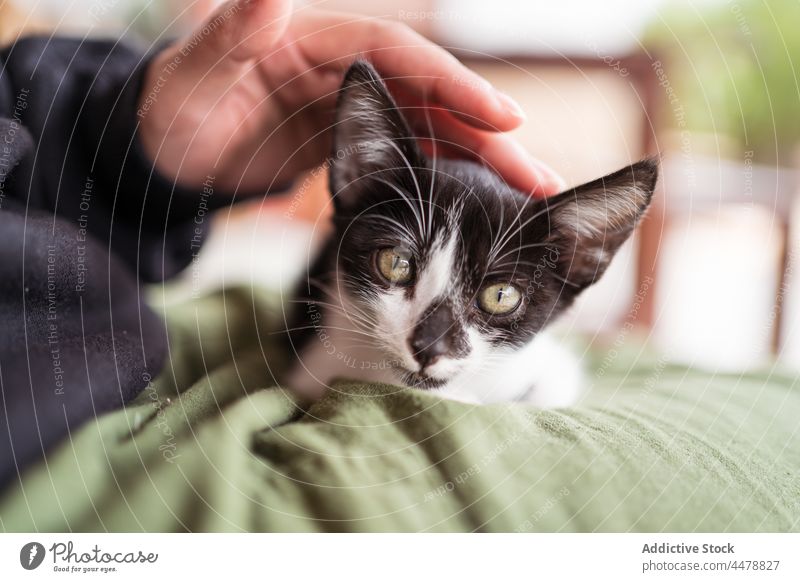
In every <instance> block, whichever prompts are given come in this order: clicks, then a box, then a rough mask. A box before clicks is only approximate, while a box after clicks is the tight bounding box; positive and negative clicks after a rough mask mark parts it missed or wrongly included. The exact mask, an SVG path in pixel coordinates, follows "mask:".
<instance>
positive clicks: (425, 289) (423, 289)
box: [375, 236, 461, 379]
mask: <svg viewBox="0 0 800 582" xmlns="http://www.w3.org/2000/svg"><path fill="white" fill-rule="evenodd" d="M456 280H457V275H456V238H455V236H452V237H450V238H448V239H446V240H437V241H436V242H435V243H434V245H433V247H432V250H431V253H430V256H429V260H428V262H427V264H426V265H425V266H424V268H422V269H420V271H419V272H418V273H417V280H416V282H415V286H414V294H413V297H412V298H411V299H409V298H408V297H407V295H406V293H405V290H404V289H401V288H396V289H391V290H389V291H387V292H385V293H382V294H381V295H380V296H379V298H378V299H377V305H376V310H375V316H376V319H377V321H378V323H379V327H378V329H376V330H375V332H376V334H377V335H379V336H380V338H381V340H382V341H383V343H384V344H385V345H387V346H389V348H390V349H391V351H392V352H393V354H392V355H393V356H394V357H396V359H397V360H399V361H400V362H401V363H402V365H403V367H404V368H406V369H407V370H410V371H412V372H420V371H421V368H420V365H419V363H418V362H417V361H416V359H415V358H414V355H413V353H412V352H411V348H410V346H409V341H408V340H409V337H410V336H411V334H412V333H414V329H415V328H416V326H417V324H418V323H419V320H420V318H421V317H422V316H423V315H424V314H425V313H426V312H427V311H428V309H429V308H430V307H431V305H433V304H434V303H435V302H437V301H442V300H443V299H445V298H446V297H447V296H448V295H449V294H451V293H453V291H454V289H453V288H454V286H455V281H456ZM460 367H461V363H460V362H459V361H456V360H452V359H450V358H440V359H439V360H438V361H437V362H436V364H435V365H434V366H431V367H430V368H429V369H427V370H426V373H427V374H429V375H430V376H432V377H434V378H440V379H441V378H446V377H448V376H449V375H451V374H452V373H454V372H455V371H456V370H458V369H460Z"/></svg>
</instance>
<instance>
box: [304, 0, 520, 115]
mask: <svg viewBox="0 0 800 582" xmlns="http://www.w3.org/2000/svg"><path fill="white" fill-rule="evenodd" d="M299 32H300V34H299V35H298V42H300V43H301V44H302V48H303V52H304V53H305V54H306V56H307V57H308V58H309V59H310V60H311V61H312V62H314V63H316V64H337V65H338V66H339V67H340V68H344V67H346V66H347V65H349V63H350V62H352V60H353V59H354V58H355V57H356V56H358V55H364V56H367V57H368V58H369V59H370V60H371V61H372V63H373V64H374V65H375V66H376V68H377V69H378V71H379V72H380V73H381V74H382V75H383V76H384V77H389V78H392V77H394V78H396V79H398V83H402V84H403V85H404V88H405V89H406V90H408V91H410V92H413V93H415V94H416V95H419V96H422V97H425V98H427V99H430V100H433V101H435V102H436V103H439V104H440V105H442V106H443V107H445V108H446V109H448V110H450V111H453V112H454V114H455V115H461V116H463V120H464V121H465V123H467V124H468V125H472V126H474V127H478V128H481V129H488V130H492V131H508V130H511V129H514V128H516V127H518V126H519V125H520V124H521V123H522V122H523V121H524V119H525V115H524V113H523V112H522V110H521V109H520V107H519V105H517V104H516V102H515V101H514V100H513V99H512V98H511V97H508V96H507V95H504V94H503V93H500V92H499V91H497V90H496V89H494V88H492V86H491V84H490V83H489V82H488V81H486V80H485V79H483V78H482V77H481V76H480V75H478V74H477V73H475V72H473V71H470V70H469V69H468V68H466V67H465V66H464V65H462V64H461V63H459V62H458V60H457V59H456V58H455V57H454V56H453V55H451V54H450V53H448V52H447V51H446V50H444V49H443V48H441V47H439V46H436V45H435V44H433V43H432V42H430V41H429V40H427V39H426V38H424V37H423V36H421V35H419V34H417V33H416V32H414V31H413V30H411V29H410V28H408V27H407V26H405V25H403V24H399V23H396V22H392V21H388V20H377V19H366V18H362V17H358V16H353V15H342V14H338V13H328V12H322V11H309V12H308V13H307V14H306V15H305V17H304V18H303V19H302V25H301V27H300V30H299Z"/></svg>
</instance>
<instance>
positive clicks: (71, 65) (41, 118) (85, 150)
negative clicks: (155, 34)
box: [0, 37, 231, 281]
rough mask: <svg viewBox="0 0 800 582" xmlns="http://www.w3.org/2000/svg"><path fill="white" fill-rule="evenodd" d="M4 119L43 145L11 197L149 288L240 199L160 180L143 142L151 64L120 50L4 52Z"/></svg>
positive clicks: (34, 42)
mask: <svg viewBox="0 0 800 582" xmlns="http://www.w3.org/2000/svg"><path fill="white" fill-rule="evenodd" d="M0 59H1V60H2V69H1V71H2V72H0V117H5V118H7V119H9V120H11V122H12V123H17V124H19V125H20V126H24V127H25V128H27V130H28V131H29V132H30V134H31V137H32V139H33V142H34V144H35V152H34V153H33V155H29V156H26V157H25V159H24V160H23V161H22V163H21V164H20V166H19V167H18V168H17V170H16V171H15V173H14V176H13V178H14V179H13V184H12V185H11V187H9V188H7V189H6V195H7V196H11V197H13V198H15V199H17V200H18V201H22V202H24V203H25V204H27V205H29V206H31V207H34V208H40V209H46V210H51V211H53V212H54V213H55V214H57V215H58V216H60V217H63V218H65V219H67V220H68V221H70V222H73V223H76V224H77V225H78V226H80V227H81V228H84V229H85V230H86V231H87V232H88V234H90V235H92V236H93V237H95V238H96V239H99V240H100V241H101V242H104V243H106V244H107V245H108V247H109V248H110V249H111V250H112V251H113V252H114V253H115V254H116V255H118V256H119V257H120V258H122V259H123V260H124V261H125V262H126V263H127V264H128V265H129V267H130V268H131V269H133V271H134V272H135V273H136V275H137V277H138V278H140V279H142V280H145V281H158V280H162V279H165V278H168V277H170V276H172V275H174V274H176V273H178V272H179V271H180V270H182V269H183V268H184V267H186V266H187V265H188V264H189V262H190V261H191V259H192V257H193V256H194V255H195V254H196V253H197V251H198V249H199V245H200V243H201V241H202V240H203V238H204V237H205V234H206V230H207V227H208V216H207V214H208V212H209V211H211V210H213V209H215V208H219V207H221V206H223V205H224V204H225V203H226V202H229V201H230V200H231V197H230V196H228V195H226V194H224V193H215V192H214V188H213V177H212V176H209V183H208V185H207V186H205V187H198V188H197V189H196V190H187V189H184V188H181V187H178V186H176V185H175V184H174V183H173V182H172V181H170V180H167V179H165V178H164V177H163V176H161V175H159V174H158V173H157V172H156V171H154V168H153V164H152V163H151V162H150V161H149V160H148V159H147V158H146V156H145V155H144V154H143V152H142V150H141V147H140V145H139V141H138V138H137V128H138V123H139V117H138V115H137V106H138V100H139V95H140V92H141V91H142V89H143V87H142V83H143V77H144V70H145V68H146V66H147V64H148V62H149V55H147V54H146V53H145V52H144V51H139V50H135V49H133V48H131V47H129V46H127V45H125V44H121V43H119V42H115V41H81V40H77V39H65V38H36V37H34V38H28V39H23V40H21V41H19V42H17V43H16V44H15V45H14V46H12V47H10V48H8V49H6V50H4V51H3V52H2V53H0Z"/></svg>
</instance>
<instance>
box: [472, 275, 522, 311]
mask: <svg viewBox="0 0 800 582" xmlns="http://www.w3.org/2000/svg"><path fill="white" fill-rule="evenodd" d="M520 303H522V293H520V291H519V289H517V288H516V287H514V286H513V285H509V284H507V283H497V284H495V285H489V286H488V287H484V288H483V289H482V290H481V292H480V295H478V304H479V305H480V306H481V309H483V310H484V311H485V312H486V313H488V314H490V315H506V314H508V313H511V312H512V311H514V310H515V309H517V307H519V304H520Z"/></svg>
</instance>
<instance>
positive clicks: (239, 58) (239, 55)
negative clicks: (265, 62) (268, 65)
mask: <svg viewBox="0 0 800 582" xmlns="http://www.w3.org/2000/svg"><path fill="white" fill-rule="evenodd" d="M291 11H292V1H291V0H231V1H229V2H226V3H225V4H223V5H222V6H220V7H219V8H218V9H217V10H216V11H215V12H214V13H213V14H212V15H211V16H210V17H209V18H208V19H207V20H206V22H205V23H204V24H203V25H201V26H200V27H199V28H198V29H197V30H195V31H194V33H193V34H191V35H190V36H189V37H188V38H187V39H185V40H184V41H183V43H182V44H181V45H180V46H179V51H180V53H181V55H182V57H183V58H182V61H183V63H184V64H186V65H188V66H189V67H190V68H194V69H195V71H203V72H208V73H209V74H213V75H223V76H224V75H226V74H228V73H229V72H230V71H238V69H239V68H240V66H241V64H242V63H243V62H246V61H248V60H250V59H253V58H256V57H258V56H261V55H263V54H265V53H266V52H267V51H268V50H269V49H270V47H272V46H273V45H274V44H275V43H276V42H277V41H278V40H279V39H280V38H281V36H283V34H284V33H285V32H286V28H287V26H288V25H289V20H290V17H291Z"/></svg>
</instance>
